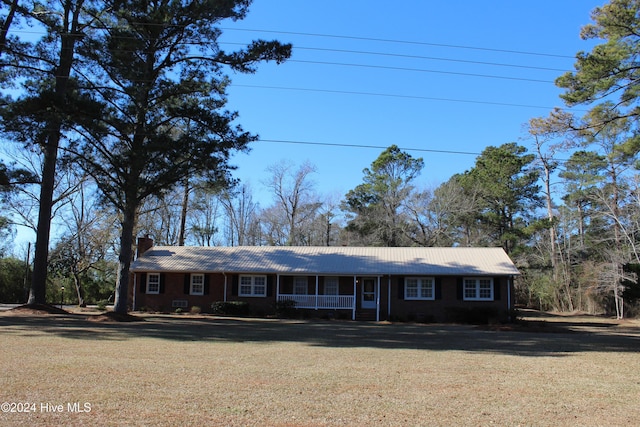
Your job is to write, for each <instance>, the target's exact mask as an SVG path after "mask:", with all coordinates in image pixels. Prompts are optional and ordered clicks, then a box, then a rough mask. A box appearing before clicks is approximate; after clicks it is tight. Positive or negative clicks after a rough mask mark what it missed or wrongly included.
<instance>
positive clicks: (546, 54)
mask: <svg viewBox="0 0 640 427" xmlns="http://www.w3.org/2000/svg"><path fill="white" fill-rule="evenodd" d="M220 29H221V30H224V31H245V32H254V33H271V34H289V35H298V36H309V37H326V38H337V39H346V40H363V41H374V42H384V43H399V44H411V45H422V46H436V47H446V48H451V49H469V50H480V51H489V52H500V53H512V54H518V55H532V56H547V57H552V58H568V59H575V56H571V55H558V54H553V53H541V52H527V51H521V50H509V49H497V48H490V47H481V46H463V45H454V44H443V43H430V42H419V41H412V40H399V39H381V38H375V37H360V36H345V35H336V34H321V33H302V32H295V31H276V30H258V29H251V28H231V27H220Z"/></svg>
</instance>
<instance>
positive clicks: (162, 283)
mask: <svg viewBox="0 0 640 427" xmlns="http://www.w3.org/2000/svg"><path fill="white" fill-rule="evenodd" d="M164 279H165V274H164V273H162V274H160V293H161V294H164Z"/></svg>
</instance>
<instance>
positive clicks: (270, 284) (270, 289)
mask: <svg viewBox="0 0 640 427" xmlns="http://www.w3.org/2000/svg"><path fill="white" fill-rule="evenodd" d="M267 296H268V297H270V296H273V276H267Z"/></svg>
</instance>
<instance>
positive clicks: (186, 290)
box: [182, 273, 191, 295]
mask: <svg viewBox="0 0 640 427" xmlns="http://www.w3.org/2000/svg"><path fill="white" fill-rule="evenodd" d="M182 291H183V293H184V294H185V295H189V293H190V292H191V274H189V273H187V274H185V275H184V288H183V289H182Z"/></svg>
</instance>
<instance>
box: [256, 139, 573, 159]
mask: <svg viewBox="0 0 640 427" xmlns="http://www.w3.org/2000/svg"><path fill="white" fill-rule="evenodd" d="M254 142H274V143H280V144H296V145H315V146H324V147H342V148H373V149H377V150H386V149H387V148H389V147H388V146H382V145H369V144H346V143H339V142H318V141H295V140H289V139H262V138H259V139H258V140H256V141H254ZM398 148H399V149H400V150H403V151H417V152H421V153H436V154H455V155H465V156H480V155H482V153H478V152H472V151H456V150H436V149H432V148H415V147H398ZM550 160H553V161H556V162H559V163H566V162H568V161H569V159H550Z"/></svg>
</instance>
